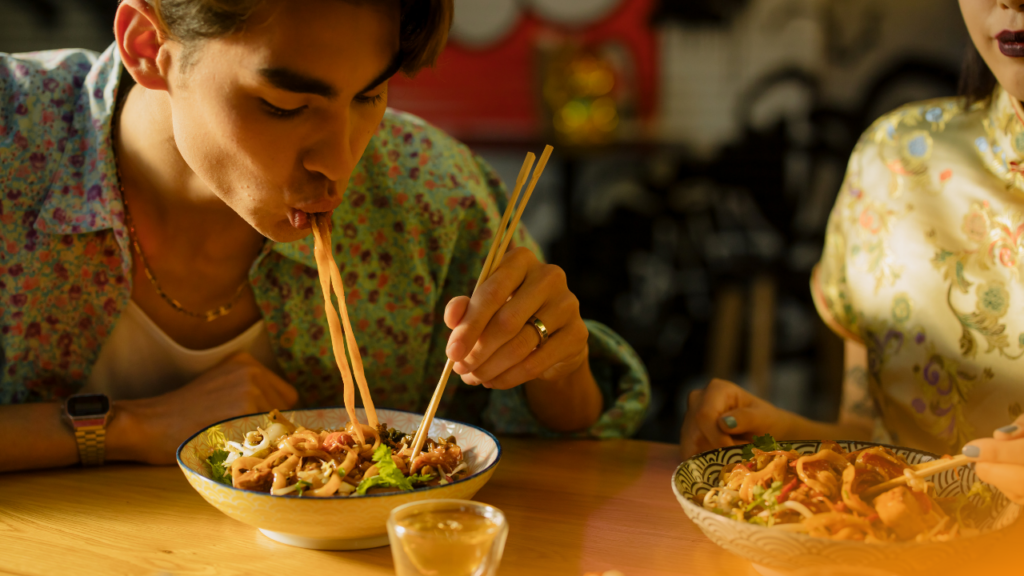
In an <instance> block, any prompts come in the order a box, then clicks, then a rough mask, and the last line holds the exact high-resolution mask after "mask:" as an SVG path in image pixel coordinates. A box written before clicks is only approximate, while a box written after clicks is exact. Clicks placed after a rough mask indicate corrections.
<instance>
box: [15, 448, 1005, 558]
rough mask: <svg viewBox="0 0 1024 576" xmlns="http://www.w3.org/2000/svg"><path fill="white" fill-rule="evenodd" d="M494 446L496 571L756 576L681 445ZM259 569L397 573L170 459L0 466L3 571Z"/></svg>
mask: <svg viewBox="0 0 1024 576" xmlns="http://www.w3.org/2000/svg"><path fill="white" fill-rule="evenodd" d="M501 442H502V446H503V447H504V449H505V453H504V459H503V461H502V462H501V464H500V465H499V466H498V470H497V472H496V473H495V475H494V477H493V478H492V479H491V481H490V482H489V483H488V484H487V486H485V487H484V489H483V490H481V491H480V492H479V494H477V496H476V499H477V500H480V501H482V502H486V503H488V504H493V505H495V506H497V507H499V508H501V509H502V510H503V511H504V512H505V514H506V516H507V518H508V521H509V526H510V531H509V538H508V542H507V544H506V546H505V555H504V558H503V560H502V563H501V569H500V571H499V573H500V574H501V575H504V576H508V575H519V574H529V575H547V574H551V575H555V574H557V575H559V576H580V575H581V574H583V573H584V572H588V571H598V572H603V571H605V570H611V569H617V570H620V571H622V572H623V573H625V574H626V575H627V576H641V575H648V574H650V575H658V574H694V575H704V574H709V575H710V574H714V575H719V574H721V575H739V576H752V575H754V574H756V573H755V572H754V571H753V569H752V567H751V565H750V563H749V562H747V561H746V560H743V559H742V558H740V557H738V556H734V555H733V554H731V553H729V552H726V551H724V550H722V549H721V548H719V547H718V546H716V545H714V544H712V543H711V541H710V540H708V539H707V538H706V537H704V535H703V534H702V533H701V532H700V531H699V530H698V529H697V527H696V526H695V525H694V524H692V523H691V522H690V521H689V519H687V517H686V515H685V514H683V511H682V509H681V508H680V507H679V504H678V503H677V502H676V500H675V497H674V496H673V495H672V490H671V488H670V479H671V476H672V471H673V470H674V469H675V467H676V465H677V464H678V462H679V457H678V447H677V446H674V445H669V444H657V443H653V442H641V441H635V440H622V441H605V442H593V441H572V442H570V441H556V442H537V441H532V442H528V441H526V440H522V439H512V438H506V439H503V440H502V441H501ZM1011 530H1014V533H1013V534H1012V535H1009V536H1008V537H1009V539H1010V540H1011V541H1015V542H1017V543H1018V545H1017V546H1016V547H1007V546H1005V545H1001V546H999V548H1000V549H1003V550H1010V551H1009V554H1010V555H1013V554H1014V552H1013V550H1019V549H1020V548H1019V543H1022V542H1024V522H1018V524H1017V526H1016V527H1014V528H1013V529H1011ZM1004 541H1005V540H1004ZM993 558H994V559H995V560H998V558H999V556H998V554H996V555H995V556H993ZM1005 558H1006V559H1005V561H1006V562H1010V561H1011V557H1010V556H1007V557H1005ZM1018 564H1019V560H1014V564H1013V565H1014V566H1017V565H1018ZM999 565H1000V566H1010V564H1003V561H999ZM973 568H978V567H977V566H973ZM266 573H275V574H292V573H301V574H332V575H361V574H394V572H393V568H392V562H391V551H390V549H388V548H378V549H375V550H364V551H358V552H321V551H314V550H304V549H300V548H292V547H290V546H286V545H284V544H279V543H277V542H274V541H272V540H270V539H268V538H266V537H264V536H263V535H262V534H260V533H259V532H257V531H256V529H255V528H251V527H249V526H246V525H244V524H242V523H240V522H237V521H235V520H232V519H230V518H228V517H227V516H225V515H224V514H222V513H221V512H219V511H218V510H217V509H215V508H213V507H212V506H210V505H209V504H207V503H206V501H204V500H203V499H202V498H201V497H200V496H199V495H198V494H197V493H196V492H195V491H193V490H192V488H191V487H190V486H189V485H188V483H187V482H186V480H185V478H184V476H183V475H182V473H181V472H180V471H179V470H178V469H177V468H176V467H146V466H136V465H113V466H106V467H102V468H97V469H88V470H86V469H77V468H76V469H65V470H47V471H42V472H31V473H20V474H9V475H0V574H19V575H23V574H103V575H115V574H266ZM950 573H951V574H952V573H956V574H975V573H978V572H975V571H973V570H970V569H967V570H966V571H951V572H950ZM986 573H991V574H998V573H1006V574H1009V573H1015V571H1011V572H998V571H988V572H986ZM932 576H934V575H932Z"/></svg>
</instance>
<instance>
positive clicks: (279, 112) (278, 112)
mask: <svg viewBox="0 0 1024 576" xmlns="http://www.w3.org/2000/svg"><path fill="white" fill-rule="evenodd" d="M260 101H261V102H262V103H263V108H264V110H266V112H267V114H270V115H271V116H273V117H275V118H291V117H292V116H295V115H297V114H298V113H300V112H302V111H303V110H305V109H306V107H305V106H299V107H298V108H292V109H291V110H288V109H285V108H278V107H277V106H274V105H273V104H271V103H270V102H267V101H266V100H263V99H262V98H261V99H260Z"/></svg>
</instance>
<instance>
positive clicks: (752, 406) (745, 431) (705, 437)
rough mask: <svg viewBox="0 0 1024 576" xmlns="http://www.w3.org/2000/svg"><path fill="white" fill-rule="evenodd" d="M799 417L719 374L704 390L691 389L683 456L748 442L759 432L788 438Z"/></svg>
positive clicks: (684, 432) (682, 445)
mask: <svg viewBox="0 0 1024 576" xmlns="http://www.w3.org/2000/svg"><path fill="white" fill-rule="evenodd" d="M795 418H796V415H795V414H792V413H791V412H787V411H785V410H781V409H779V408H776V407H775V406H774V405H772V404H771V403H769V402H766V401H764V400H762V399H760V398H758V397H757V396H754V395H753V394H751V393H749V392H747V391H746V390H744V389H743V388H740V387H739V386H737V385H735V384H733V383H732V382H727V381H725V380H718V379H717V378H716V379H714V380H712V381H711V383H710V384H708V385H707V387H706V388H704V389H703V390H694V391H693V392H690V398H689V402H688V404H687V406H686V418H685V420H684V421H683V429H682V431H681V433H680V439H679V442H680V446H681V450H682V455H683V458H684V459H686V458H689V457H691V456H693V455H694V454H699V453H701V452H704V451H707V450H713V449H715V448H724V447H726V446H733V445H735V444H745V443H747V442H750V441H751V439H753V436H754V435H755V434H758V435H760V434H769V433H770V434H772V435H773V436H775V437H776V438H778V439H784V438H787V437H788V435H789V432H790V428H791V427H792V424H793V420H794V419H795Z"/></svg>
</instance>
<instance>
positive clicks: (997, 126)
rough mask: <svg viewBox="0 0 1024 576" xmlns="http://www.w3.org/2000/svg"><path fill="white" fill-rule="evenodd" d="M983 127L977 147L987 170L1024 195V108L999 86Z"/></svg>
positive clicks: (977, 140) (983, 121)
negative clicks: (982, 133)
mask: <svg viewBox="0 0 1024 576" xmlns="http://www.w3.org/2000/svg"><path fill="white" fill-rule="evenodd" d="M982 126H983V128H984V135H983V136H978V137H977V138H975V140H974V146H975V148H976V149H977V151H978V154H979V155H980V156H981V159H982V162H983V163H984V164H985V167H986V168H988V169H989V171H990V172H992V173H993V174H995V175H996V176H997V177H998V178H999V179H1000V180H1002V181H1003V182H1004V183H1005V184H1006V186H1007V187H1008V188H1016V189H1017V190H1018V191H1022V192H1024V106H1022V105H1021V102H1020V100H1017V99H1016V98H1014V97H1013V96H1011V95H1010V93H1009V92H1007V91H1006V90H1004V89H1003V88H1002V86H998V85H997V86H996V89H995V91H994V92H993V93H992V97H991V99H990V100H989V105H988V113H987V114H986V115H985V117H984V119H983V120H982Z"/></svg>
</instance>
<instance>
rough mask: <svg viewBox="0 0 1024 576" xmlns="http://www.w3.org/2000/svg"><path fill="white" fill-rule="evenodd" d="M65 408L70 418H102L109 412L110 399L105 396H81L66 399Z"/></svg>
mask: <svg viewBox="0 0 1024 576" xmlns="http://www.w3.org/2000/svg"><path fill="white" fill-rule="evenodd" d="M67 407H68V414H69V415H70V416H71V417H72V418H83V417H87V416H104V415H106V413H107V412H109V411H110V399H109V398H107V396H106V395H105V394H81V395H78V396H72V397H71V398H68V404H67Z"/></svg>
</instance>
